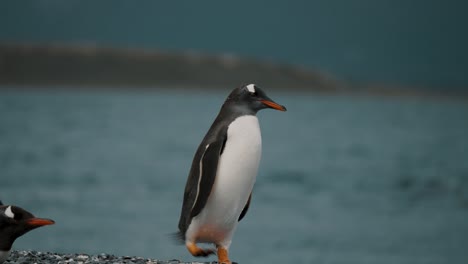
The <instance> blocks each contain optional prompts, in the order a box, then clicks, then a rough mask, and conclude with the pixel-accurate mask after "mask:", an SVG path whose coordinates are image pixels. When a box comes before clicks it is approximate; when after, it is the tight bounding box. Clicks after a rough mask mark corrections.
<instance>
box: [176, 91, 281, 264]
mask: <svg viewBox="0 0 468 264" xmlns="http://www.w3.org/2000/svg"><path fill="white" fill-rule="evenodd" d="M264 108H272V109H276V110H280V111H286V108H285V107H284V106H282V105H279V104H277V103H275V102H274V101H273V100H271V99H270V98H268V96H267V95H266V94H265V92H263V91H262V90H261V89H260V88H258V87H257V86H255V85H254V84H249V85H245V86H242V87H239V88H236V89H234V90H233V91H232V92H231V94H230V95H229V96H228V97H227V99H226V100H225V102H224V104H223V106H222V107H221V110H220V112H219V114H218V116H217V117H216V119H215V121H214V122H213V124H212V125H211V127H210V129H209V130H208V132H207V134H206V135H205V137H204V138H203V141H202V142H201V144H200V146H199V147H198V149H197V151H196V153H195V157H194V158H193V162H192V167H191V169H190V172H189V176H188V179H187V183H186V186H185V192H184V201H183V205H182V212H181V215H180V220H179V232H178V237H180V238H181V239H182V240H183V241H184V242H185V245H186V247H187V249H188V251H189V252H190V253H191V254H192V255H193V256H196V257H200V256H203V257H206V256H208V255H210V254H214V253H215V251H214V250H212V249H202V248H200V247H198V246H197V245H196V243H199V242H200V243H213V244H214V245H215V246H216V248H217V255H218V263H227V264H230V263H231V261H230V260H229V254H228V250H229V246H230V245H231V241H232V237H233V235H234V232H235V230H236V228H237V224H238V222H239V221H240V220H242V218H243V217H244V216H245V214H246V213H247V210H248V209H249V204H250V200H251V197H252V188H253V186H254V183H255V178H256V176H257V170H258V166H259V162H260V157H261V152H262V137H261V133H260V126H259V123H258V119H257V116H256V114H257V112H258V111H259V110H262V109H264Z"/></svg>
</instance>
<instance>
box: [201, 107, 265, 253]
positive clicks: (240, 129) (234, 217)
mask: <svg viewBox="0 0 468 264" xmlns="http://www.w3.org/2000/svg"><path fill="white" fill-rule="evenodd" d="M261 152H262V138H261V133H260V126H259V123H258V119H257V117H256V116H253V115H247V116H241V117H238V118H237V119H235V120H234V121H233V122H232V123H231V124H230V125H229V127H228V130H227V140H226V143H225V146H224V150H223V153H222V154H221V156H220V159H219V162H218V168H217V174H216V179H215V182H214V185H213V188H212V191H211V194H210V196H209V198H208V201H207V203H206V205H205V207H204V208H203V210H202V211H201V213H200V215H198V216H196V217H195V218H194V219H193V220H192V224H194V225H193V226H192V227H195V228H196V229H199V230H198V232H196V233H198V236H197V237H198V240H199V241H206V242H216V243H222V244H225V245H226V246H228V245H229V243H230V240H231V238H232V235H233V232H234V231H235V229H236V226H237V223H238V219H239V216H240V214H241V212H242V210H243V209H244V207H245V205H246V204H247V201H248V199H249V196H250V194H251V192H252V188H253V185H254V183H255V179H256V177H257V171H258V166H259V163H260V158H261Z"/></svg>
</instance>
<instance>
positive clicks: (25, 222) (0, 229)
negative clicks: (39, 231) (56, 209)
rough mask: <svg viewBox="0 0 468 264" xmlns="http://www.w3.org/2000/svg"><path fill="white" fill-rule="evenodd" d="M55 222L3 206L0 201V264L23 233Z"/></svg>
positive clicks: (15, 208)
mask: <svg viewBox="0 0 468 264" xmlns="http://www.w3.org/2000/svg"><path fill="white" fill-rule="evenodd" d="M54 223H55V222H54V221H53V220H50V219H45V218H36V217H35V216H34V215H33V214H31V213H30V212H28V211H26V210H24V209H22V208H20V207H17V206H13V205H3V203H2V202H1V201H0V263H3V262H4V261H5V260H6V259H7V258H8V256H9V255H10V251H11V247H12V245H13V242H15V240H16V239H17V238H18V237H20V236H22V235H24V234H25V233H27V232H29V231H31V230H33V229H36V228H38V227H41V226H45V225H52V224H54Z"/></svg>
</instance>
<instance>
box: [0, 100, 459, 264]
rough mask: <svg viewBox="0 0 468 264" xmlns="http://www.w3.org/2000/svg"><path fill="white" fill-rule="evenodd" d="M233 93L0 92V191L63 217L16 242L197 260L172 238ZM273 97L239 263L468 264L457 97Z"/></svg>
mask: <svg viewBox="0 0 468 264" xmlns="http://www.w3.org/2000/svg"><path fill="white" fill-rule="evenodd" d="M228 92H229V91H219V92H212V91H210V92H207V91H205V92H201V91H184V92H182V91H177V92H170V91H163V92H152V93H142V92H140V93H124V92H120V93H117V92H114V93H105V92H100V93H93V92H87V93H84V92H81V93H78V92H77V93H72V92H68V93H59V92H37V93H32V92H2V93H0V199H2V200H3V201H4V202H5V203H14V204H17V205H19V206H22V207H24V208H27V209H29V210H30V211H32V212H34V213H35V214H36V215H38V216H43V217H50V218H52V219H54V220H56V222H57V224H56V225H55V226H50V227H45V228H42V229H38V230H35V231H33V232H31V233H29V234H27V235H25V236H24V237H22V238H20V239H19V240H18V241H17V243H16V244H15V248H16V249H35V250H41V251H54V252H63V253H69V252H84V253H101V252H106V253H113V254H118V255H140V256H144V257H152V258H158V259H166V260H167V259H174V258H175V259H182V260H186V261H189V260H195V258H193V257H191V256H190V255H189V254H188V253H187V251H186V249H185V247H183V246H180V245H177V244H175V243H173V241H172V240H171V239H170V238H169V237H168V234H170V233H172V232H174V231H176V228H177V222H178V217H179V210H180V206H181V200H182V195H183V194H182V193H183V188H184V184H185V180H186V176H187V173H188V170H189V167H190V163H191V160H192V157H193V153H194V151H195V149H196V147H197V145H198V143H199V142H200V140H201V138H202V137H203V135H204V133H205V132H206V130H207V129H208V127H209V125H210V124H211V122H212V120H213V119H214V117H215V115H216V113H217V111H218V109H219V106H220V105H221V103H222V101H223V100H224V97H225V96H226V94H227V93H228ZM269 95H270V96H271V97H272V98H273V99H274V100H276V101H277V102H279V103H282V104H284V105H286V106H287V107H288V112H285V113H282V112H278V111H273V110H266V111H262V112H261V113H260V114H259V118H260V123H261V127H262V133H263V157H262V163H261V167H260V171H259V175H258V178H257V184H256V186H255V190H254V194H253V201H252V205H251V209H250V211H249V213H248V215H247V216H246V218H244V220H243V221H242V222H241V224H240V225H239V228H238V230H237V233H236V235H235V237H234V241H233V244H232V247H231V256H232V259H233V260H234V261H238V262H240V263H291V262H296V263H389V264H390V263H392V264H393V263H408V264H409V263H411V264H414V263H466V262H467V261H468V251H467V250H466V249H467V245H468V137H467V135H468V104H466V102H463V101H458V102H457V101H447V100H445V101H438V100H435V99H434V100H428V99H418V98H378V97H363V98H359V97H338V96H337V97H334V96H313V95H300V94H296V95H291V94H287V93H285V92H282V93H279V92H273V91H271V92H270V93H269ZM210 259H211V260H212V259H215V258H213V257H212V258H210ZM210 259H207V260H210ZM201 260H204V259H201Z"/></svg>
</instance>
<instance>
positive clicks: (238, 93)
mask: <svg viewBox="0 0 468 264" xmlns="http://www.w3.org/2000/svg"><path fill="white" fill-rule="evenodd" d="M225 104H227V105H230V106H231V107H233V108H235V109H236V110H239V111H241V112H246V113H248V114H255V113H257V112H258V111H260V110H262V109H265V108H273V109H275V110H279V111H286V107H284V106H282V105H280V104H277V103H276V102H275V101H273V100H272V99H270V98H269V97H268V96H267V95H266V94H265V92H264V91H263V90H262V89H260V88H259V87H258V86H256V85H255V84H248V85H244V86H241V87H238V88H236V89H234V90H233V91H232V92H231V94H230V95H229V96H228V98H227V99H226V102H225Z"/></svg>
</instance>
